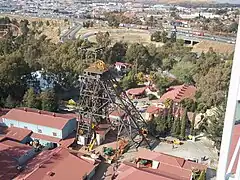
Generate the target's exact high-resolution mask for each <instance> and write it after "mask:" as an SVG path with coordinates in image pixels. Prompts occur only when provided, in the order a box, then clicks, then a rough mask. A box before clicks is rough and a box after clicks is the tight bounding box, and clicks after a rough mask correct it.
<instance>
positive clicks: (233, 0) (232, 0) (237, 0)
mask: <svg viewBox="0 0 240 180" xmlns="http://www.w3.org/2000/svg"><path fill="white" fill-rule="evenodd" d="M216 1H217V2H219V3H231V4H240V0H216Z"/></svg>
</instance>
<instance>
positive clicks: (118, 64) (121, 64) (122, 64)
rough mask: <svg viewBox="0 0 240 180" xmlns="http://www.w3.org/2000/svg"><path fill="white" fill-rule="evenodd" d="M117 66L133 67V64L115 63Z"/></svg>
mask: <svg viewBox="0 0 240 180" xmlns="http://www.w3.org/2000/svg"><path fill="white" fill-rule="evenodd" d="M115 65H117V66H131V64H129V63H124V62H115Z"/></svg>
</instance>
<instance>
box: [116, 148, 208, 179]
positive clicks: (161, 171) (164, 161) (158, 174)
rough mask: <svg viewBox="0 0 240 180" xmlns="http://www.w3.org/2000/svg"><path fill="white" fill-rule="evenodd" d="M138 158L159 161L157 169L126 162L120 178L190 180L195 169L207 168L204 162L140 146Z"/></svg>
mask: <svg viewBox="0 0 240 180" xmlns="http://www.w3.org/2000/svg"><path fill="white" fill-rule="evenodd" d="M136 157H137V158H142V159H148V160H154V161H157V162H159V165H158V167H157V169H152V168H145V167H144V168H142V167H141V166H140V168H137V166H136V164H134V163H130V162H124V163H123V164H122V165H121V166H120V167H119V169H118V173H119V174H118V177H117V179H119V180H123V179H124V180H136V179H161V180H190V179H191V175H192V170H193V169H200V170H206V169H207V167H206V166H205V165H202V164H198V163H194V162H191V161H187V160H185V159H183V158H179V157H175V156H170V155H167V154H163V153H157V152H153V151H150V150H147V149H143V148H140V149H139V151H138V153H137V155H136Z"/></svg>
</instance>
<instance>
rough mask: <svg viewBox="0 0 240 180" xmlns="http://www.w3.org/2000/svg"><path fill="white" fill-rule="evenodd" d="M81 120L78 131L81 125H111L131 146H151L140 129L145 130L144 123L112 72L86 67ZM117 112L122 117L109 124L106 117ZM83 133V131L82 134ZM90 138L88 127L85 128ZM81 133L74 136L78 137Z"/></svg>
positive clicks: (81, 88)
mask: <svg viewBox="0 0 240 180" xmlns="http://www.w3.org/2000/svg"><path fill="white" fill-rule="evenodd" d="M80 83H81V84H80V117H81V120H82V121H80V122H79V124H78V132H79V130H82V127H83V124H86V121H88V124H89V125H91V124H92V123H97V124H101V123H111V125H112V126H113V127H115V128H117V129H118V135H117V136H118V138H120V137H125V138H129V139H130V140H131V141H130V142H132V143H130V144H131V145H135V146H136V147H139V146H140V145H147V146H148V147H149V148H150V147H151V146H150V143H149V140H148V139H147V137H146V135H145V134H144V133H143V131H142V130H143V129H147V123H146V122H145V120H144V119H143V118H142V116H141V115H140V113H139V112H138V111H137V109H136V108H135V106H134V104H133V103H132V101H131V100H130V99H129V98H128V97H127V95H126V93H125V92H124V91H123V90H122V89H121V88H120V86H119V85H118V82H117V80H116V79H115V78H114V75H113V73H112V72H111V70H106V71H103V72H101V71H98V70H96V69H94V70H93V69H91V68H87V69H86V70H85V71H84V74H83V75H82V76H81V77H80ZM113 111H118V112H119V114H120V113H122V112H124V116H123V118H121V119H119V120H117V121H114V122H113V121H109V114H110V113H111V112H113ZM81 132H82V131H81ZM85 134H87V136H88V138H89V139H90V138H91V136H92V132H91V127H89V128H88V129H85ZM79 135H80V134H77V138H78V136H79Z"/></svg>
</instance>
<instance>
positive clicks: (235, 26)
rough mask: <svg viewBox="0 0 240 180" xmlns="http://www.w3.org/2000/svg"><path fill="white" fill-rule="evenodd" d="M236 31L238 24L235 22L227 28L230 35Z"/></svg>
mask: <svg viewBox="0 0 240 180" xmlns="http://www.w3.org/2000/svg"><path fill="white" fill-rule="evenodd" d="M237 30H238V23H237V22H233V23H232V24H230V26H229V32H230V33H236V32H237Z"/></svg>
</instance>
